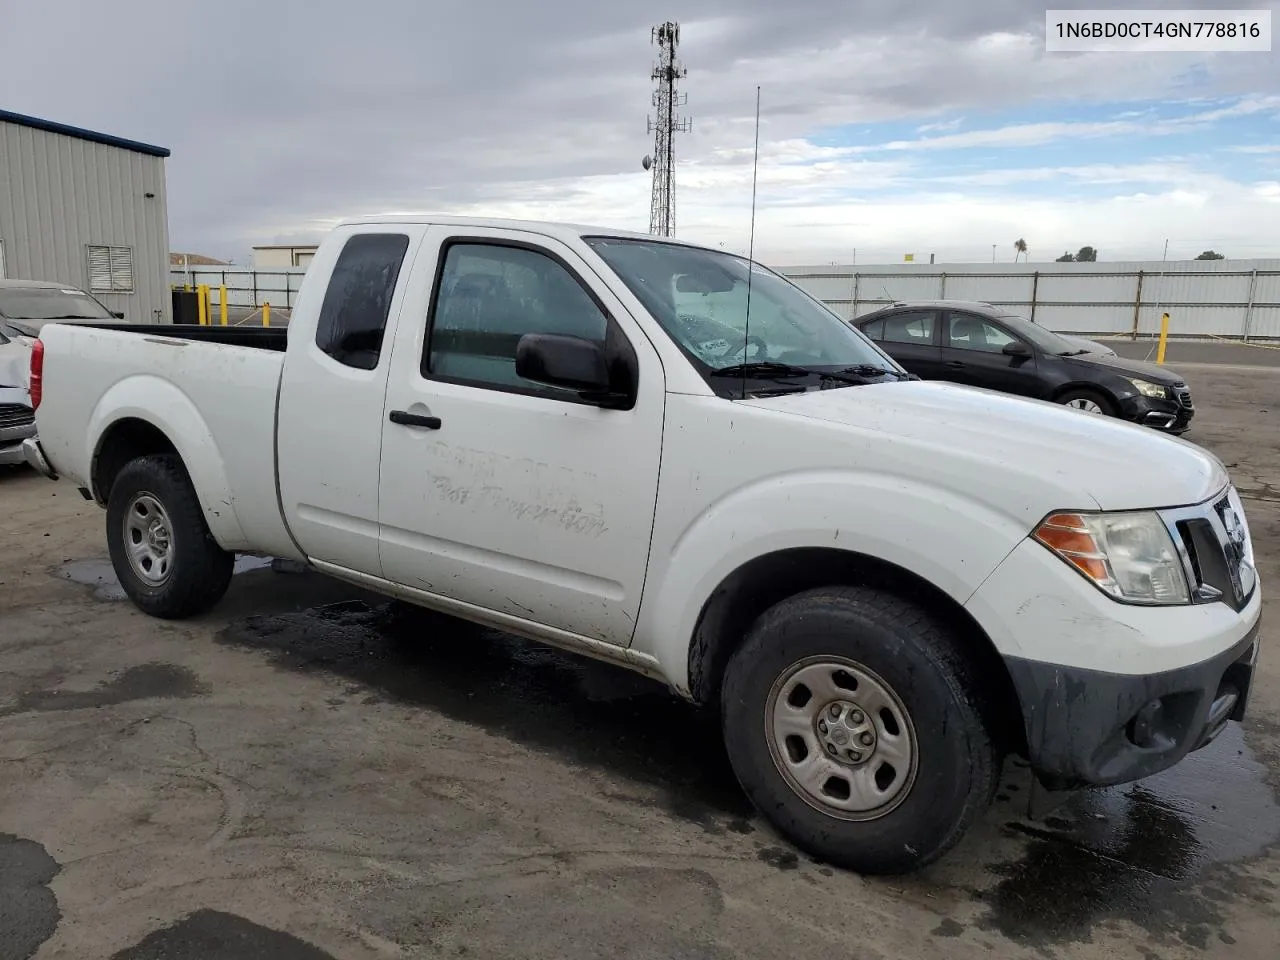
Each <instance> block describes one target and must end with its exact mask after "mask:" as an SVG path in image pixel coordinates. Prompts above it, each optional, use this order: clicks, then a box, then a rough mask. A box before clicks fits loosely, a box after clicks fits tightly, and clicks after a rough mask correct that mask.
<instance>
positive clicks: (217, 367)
mask: <svg viewBox="0 0 1280 960" xmlns="http://www.w3.org/2000/svg"><path fill="white" fill-rule="evenodd" d="M40 339H41V340H42V341H43V343H44V375H43V379H44V398H43V401H42V402H41V405H40V407H39V409H38V411H37V421H36V422H37V428H38V432H39V435H40V438H41V443H42V444H44V445H45V448H46V453H47V454H48V455H49V456H50V458H51V459H52V460H54V462H56V463H59V464H61V465H62V472H63V475H64V476H66V477H67V478H68V479H70V480H73V481H74V482H75V483H76V484H77V485H79V486H83V487H87V488H89V489H91V490H93V492H94V493H95V494H96V495H101V491H100V490H99V489H97V486H96V485H95V484H94V482H93V481H94V470H95V456H96V451H97V448H98V446H100V445H101V443H105V442H107V439H108V437H109V436H110V431H112V430H116V429H124V430H129V429H134V427H133V426H131V424H130V422H129V421H131V420H132V421H133V422H134V423H135V424H136V423H138V422H142V423H146V424H150V425H152V426H153V427H154V428H156V429H158V430H159V431H160V432H161V433H162V434H164V436H165V438H167V439H168V441H169V442H170V443H171V444H172V445H173V446H174V447H175V448H176V450H177V451H178V453H179V454H181V456H182V459H183V461H184V463H185V464H186V467H187V470H188V472H189V473H190V475H191V480H192V483H193V485H194V486H195V489H196V492H197V495H198V496H199V498H200V501H201V505H202V506H203V508H204V513H205V519H206V521H207V522H208V524H209V527H210V529H211V530H212V531H213V533H214V536H215V537H217V539H218V540H219V542H221V543H222V544H223V546H224V547H225V548H226V549H229V550H238V551H242V552H264V553H272V554H273V555H275V556H292V555H293V553H294V547H293V546H292V543H291V541H290V539H289V537H288V533H287V530H286V528H285V527H284V523H283V520H282V519H281V516H280V511H279V507H278V504H277V500H276V495H275V486H276V456H275V429H276V397H277V392H278V390H279V385H280V374H281V370H282V369H283V365H284V352H283V351H284V346H285V342H286V340H287V331H286V330H284V329H279V330H273V329H262V328H243V327H200V326H194V325H186V324H183V325H149V324H148V325H142V324H128V323H94V324H86V323H67V324H60V323H51V324H49V325H47V326H45V327H44V328H43V329H42V330H41V332H40ZM107 411H109V413H108V412H107ZM98 438H101V439H100V440H98ZM95 441H97V442H96V443H95ZM246 531H253V534H254V535H253V538H252V539H250V537H249V536H247V535H246Z"/></svg>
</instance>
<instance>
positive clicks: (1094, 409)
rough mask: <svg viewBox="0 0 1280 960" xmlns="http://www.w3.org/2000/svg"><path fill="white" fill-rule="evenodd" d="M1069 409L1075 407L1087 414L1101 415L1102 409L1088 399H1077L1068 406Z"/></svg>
mask: <svg viewBox="0 0 1280 960" xmlns="http://www.w3.org/2000/svg"><path fill="white" fill-rule="evenodd" d="M1067 406H1069V407H1075V408H1076V409H1077V410H1083V411H1085V412H1086V413H1101V412H1102V408H1101V407H1100V406H1098V405H1097V404H1096V403H1094V402H1093V401H1092V400H1090V399H1089V398H1088V397H1077V398H1076V399H1075V400H1072V401H1071V402H1070V403H1068V404H1067Z"/></svg>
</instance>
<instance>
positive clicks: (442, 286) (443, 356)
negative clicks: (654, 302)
mask: <svg viewBox="0 0 1280 960" xmlns="http://www.w3.org/2000/svg"><path fill="white" fill-rule="evenodd" d="M433 296H434V301H433V303H432V312H431V321H430V329H429V333H428V341H427V349H426V350H425V351H424V354H423V358H422V375H423V377H427V378H436V379H441V380H451V381H454V382H460V383H467V384H472V385H474V386H481V387H490V388H493V389H499V390H501V389H507V390H511V389H514V390H518V391H520V392H522V393H539V394H550V395H552V396H556V397H561V396H574V393H573V391H567V390H562V389H559V388H556V387H550V386H547V385H545V384H539V383H532V382H530V381H528V380H525V379H524V378H522V377H519V376H517V375H516V345H517V344H518V343H519V342H520V338H521V337H522V336H524V335H525V334H526V333H551V334H559V335H561V336H571V337H581V338H583V339H586V340H594V341H596V342H597V343H600V344H603V343H604V342H605V335H606V332H607V329H608V324H609V318H608V316H607V315H606V314H605V313H604V311H603V310H601V308H600V307H599V306H598V305H597V304H596V302H595V300H594V299H592V297H591V296H590V295H589V294H588V293H587V291H586V290H585V289H584V288H583V286H582V285H581V284H580V283H579V282H578V280H577V279H576V278H575V277H574V276H573V274H571V273H570V272H569V270H568V269H566V268H565V267H564V266H563V265H562V264H560V263H559V261H557V260H555V259H554V258H553V257H551V256H549V255H548V254H546V253H542V252H540V251H537V250H530V249H528V248H525V247H517V246H504V245H501V244H494V243H472V242H469V241H462V242H456V243H453V244H451V245H449V246H448V247H447V248H446V250H445V253H444V268H443V270H442V271H441V273H440V278H439V281H438V282H437V284H436V289H435V292H434V294H433Z"/></svg>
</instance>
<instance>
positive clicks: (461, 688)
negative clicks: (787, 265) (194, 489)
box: [0, 368, 1280, 960]
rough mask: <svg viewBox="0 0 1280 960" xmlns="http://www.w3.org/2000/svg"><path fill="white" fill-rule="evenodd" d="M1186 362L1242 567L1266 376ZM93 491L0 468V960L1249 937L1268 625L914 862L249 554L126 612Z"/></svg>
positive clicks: (632, 685)
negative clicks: (1111, 781)
mask: <svg viewBox="0 0 1280 960" xmlns="http://www.w3.org/2000/svg"><path fill="white" fill-rule="evenodd" d="M1188 376H1189V377H1190V380H1191V384H1192V388H1193V390H1194V391H1195V393H1196V396H1197V397H1198V399H1199V403H1200V408H1201V410H1200V416H1199V418H1198V419H1197V421H1196V426H1195V428H1193V430H1192V432H1191V433H1190V434H1188V439H1191V440H1194V441H1195V442H1198V443H1203V444H1205V445H1207V446H1209V447H1210V448H1212V449H1214V450H1215V451H1218V452H1219V453H1220V454H1222V455H1223V456H1224V457H1225V458H1226V460H1227V462H1229V463H1231V464H1233V465H1234V470H1235V472H1236V475H1237V477H1238V479H1239V481H1240V483H1241V484H1242V486H1243V487H1244V488H1245V490H1246V493H1247V494H1248V495H1249V497H1250V498H1251V499H1250V500H1249V502H1248V507H1249V509H1250V511H1251V513H1250V518H1251V522H1252V524H1253V528H1254V531H1255V536H1256V538H1257V542H1258V545H1259V549H1260V551H1261V565H1262V575H1263V578H1264V583H1267V582H1269V583H1273V584H1274V583H1276V582H1277V580H1278V578H1280V546H1278V545H1277V543H1278V538H1280V502H1276V501H1277V500H1280V387H1278V386H1277V383H1276V382H1275V381H1274V380H1273V379H1272V378H1271V376H1270V375H1261V376H1260V375H1258V374H1256V373H1250V372H1248V371H1240V370H1236V369H1224V370H1219V371H1211V372H1205V371H1203V370H1201V369H1198V368H1197V369H1195V370H1194V371H1190V370H1189V372H1188ZM102 522H103V517H102V514H101V512H99V511H98V510H97V508H95V507H92V506H90V505H87V504H85V503H84V502H83V501H81V500H80V498H79V497H78V496H77V495H76V493H75V491H74V490H72V489H69V488H68V487H67V486H66V485H61V484H58V485H55V484H51V483H49V482H47V481H45V480H42V479H39V478H37V477H34V476H32V475H30V474H27V473H19V474H14V475H11V476H7V477H4V478H2V479H0V544H3V554H2V555H0V960H25V958H27V957H30V956H33V955H34V956H36V957H38V958H41V960H52V958H74V960H94V958H130V960H160V958H165V960H186V958H191V960H195V958H200V960H232V958H235V960H241V958H249V957H279V958H297V960H312V958H315V960H322V958H326V957H333V958H355V960H361V958H382V957H387V958H393V957H463V956H465V957H469V958H478V957H483V958H490V957H491V958H502V960H515V958H534V957H536V958H548V960H551V958H555V960H560V958H568V960H576V958H586V957H609V958H611V960H676V958H687V960H692V958H698V960H704V958H705V960H719V958H727V957H761V958H769V960H773V958H777V957H783V956H807V957H823V958H828V957H829V958H858V960H902V958H908V960H916V958H920V960H971V958H979V957H981V958H986V957H992V956H996V957H999V958H1001V960H1016V958H1045V957H1053V958H1062V960H1092V958H1105V960H1151V958H1155V957H1160V958H1164V960H1169V958H1184V957H1221V958H1231V960H1253V958H1257V960H1269V958H1273V957H1275V944H1276V931H1277V929H1280V847H1277V844H1278V843H1280V808H1278V807H1277V804H1276V789H1277V787H1280V659H1278V658H1277V657H1276V656H1275V655H1274V653H1275V651H1268V652H1267V653H1265V654H1264V656H1263V659H1262V665H1261V674H1260V677H1259V683H1258V687H1257V691H1256V694H1255V699H1254V701H1253V705H1252V712H1251V716H1250V718H1249V719H1248V721H1247V722H1246V723H1245V724H1244V725H1243V727H1237V726H1234V725H1233V726H1232V728H1231V729H1230V730H1229V731H1228V733H1227V734H1225V735H1224V737H1223V738H1222V739H1221V740H1219V741H1218V742H1217V743H1215V744H1213V745H1212V746H1210V747H1209V748H1207V749H1206V750H1204V751H1203V752H1201V753H1200V754H1197V755H1195V756H1194V757H1193V758H1191V759H1189V760H1188V761H1186V762H1185V763H1184V764H1183V765H1182V766H1181V767H1180V768H1178V769H1176V770H1175V771H1173V772H1171V773H1168V774H1165V775H1162V776H1159V777H1156V778H1153V779H1151V780H1149V781H1146V782H1144V783H1142V784H1139V785H1136V786H1132V787H1128V788H1123V789H1115V790H1109V791H1105V792H1101V793H1098V794H1093V795H1089V796H1082V797H1078V798H1076V799H1074V800H1073V801H1071V802H1070V803H1069V804H1068V805H1067V806H1065V807H1063V808H1062V809H1060V810H1059V811H1058V812H1057V813H1056V814H1055V816H1054V817H1053V818H1051V819H1049V820H1048V821H1044V822H1039V823H1031V822H1029V821H1027V820H1026V819H1025V818H1024V817H1023V816H1022V812H1023V811H1022V807H1021V806H1020V805H1021V804H1022V803H1023V802H1024V800H1025V797H1026V792H1027V786H1028V782H1027V777H1026V775H1025V771H1023V770H1021V769H1020V768H1018V767H1017V766H1014V765H1011V766H1010V769H1009V770H1008V771H1006V777H1005V780H1004V788H1003V790H1002V792H1001V794H1000V799H999V801H998V804H997V806H996V808H995V809H994V810H993V811H992V813H991V815H990V816H989V817H988V818H987V819H986V821H985V822H984V823H983V824H982V826H981V828H980V829H978V830H977V831H976V833H975V834H973V835H972V836H971V837H970V838H969V840H968V841H967V842H966V843H965V844H964V845H963V846H962V847H961V848H960V849H959V850H957V851H956V852H955V853H954V854H953V855H952V856H951V857H950V858H949V859H948V860H947V861H946V862H945V863H944V864H942V865H940V866H938V867H936V868H934V869H932V870H930V871H928V872H927V873H925V874H923V875H920V876H916V877H912V878H909V879H895V880H866V879H862V878H859V877H857V876H854V875H851V874H848V873H843V872H840V871H836V870H832V869H830V868H828V867H826V866H824V865H822V864H819V863H814V862H811V861H810V860H808V859H806V858H804V857H797V856H796V855H795V854H794V853H793V852H792V851H791V850H790V849H789V848H788V847H787V846H786V844H784V843H782V842H780V841H779V840H778V839H777V838H776V837H775V836H774V835H773V834H772V833H771V832H770V831H769V830H768V829H767V828H766V827H765V826H764V825H763V824H762V823H761V821H760V820H759V819H758V818H756V817H754V816H753V815H752V813H751V811H750V809H749V808H748V806H747V805H746V803H745V802H744V800H743V797H742V795H741V793H740V792H739V790H738V789H737V788H736V786H735V785H734V782H733V780H732V777H731V776H730V773H729V771H728V768H727V765H726V762H725V758H724V754H723V751H722V750H721V748H720V747H719V745H718V739H717V736H716V731H715V724H714V720H713V718H711V717H706V716H700V715H699V714H698V713H697V712H696V711H694V710H691V709H689V708H687V707H685V706H683V705H681V704H679V703H677V702H676V701H674V700H672V699H670V698H668V697H667V696H666V694H665V692H664V691H663V690H661V689H659V688H656V687H654V686H651V685H650V684H648V683H647V682H645V681H642V680H639V679H633V678H632V677H630V676H629V675H626V674H622V673H620V672H618V671H615V670H612V669H610V668H607V667H603V666H597V665H595V664H592V663H587V662H583V661H579V660H576V659H574V658H572V657H569V656H565V655H561V654H558V653H554V652H548V651H545V650H543V649H541V648H536V647H533V646H528V645H521V644H520V643H518V642H515V641H512V640H510V639H508V638H506V637H503V636H501V635H497V634H493V633H487V632H484V631H481V630H478V629H474V628H470V627H466V626H463V625H460V624H457V623H453V622H450V621H447V620H443V619H439V618H431V617H425V616H414V615H406V614H404V613H402V612H397V610H396V609H395V608H393V607H389V606H387V605H386V604H384V603H382V601H380V600H378V599H376V598H371V597H366V596H363V595H361V594H359V593H356V592H354V591H352V590H350V589H348V588H345V587H341V586H337V585H334V584H332V583H329V582H327V581H324V580H322V579H321V578H318V577H314V576H311V575H301V574H293V573H287V572H275V571H272V570H270V569H262V568H260V567H256V568H255V567H254V566H253V565H252V564H246V565H245V566H246V569H245V570H244V571H243V572H242V573H241V574H240V575H239V576H238V577H237V579H236V583H235V586H234V587H233V590H232V592H231V594H230V595H229V596H228V597H227V599H226V601H225V602H224V603H223V604H222V605H221V606H220V607H219V608H218V609H217V611H216V612H215V613H213V614H211V615H210V616H208V617H206V618H204V619H202V620H200V621H196V622H187V623H182V624H162V623H158V622H156V621H154V620H149V619H147V618H145V617H143V616H141V615H139V614H138V613H136V612H135V611H134V610H133V609H132V608H131V607H130V606H129V605H128V604H127V603H125V602H122V601H121V600H120V599H119V592H118V589H117V588H115V587H114V585H113V583H112V579H111V577H110V573H109V569H110V568H109V566H108V565H107V564H105V563H104V562H103V561H102V557H103V556H104V547H103V534H102ZM1272 596H1273V599H1271V600H1270V601H1269V602H1268V607H1269V609H1268V611H1267V617H1268V618H1269V619H1271V620H1275V619H1276V618H1277V617H1280V609H1278V608H1277V606H1276V605H1277V603H1280V601H1277V600H1276V599H1274V596H1276V594H1275V590H1274V588H1272Z"/></svg>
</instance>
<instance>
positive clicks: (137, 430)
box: [90, 417, 178, 506]
mask: <svg viewBox="0 0 1280 960" xmlns="http://www.w3.org/2000/svg"><path fill="white" fill-rule="evenodd" d="M177 452H178V448H177V447H175V446H174V445H173V442H172V441H171V440H170V439H169V438H168V437H167V436H166V435H165V433H164V431H163V430H161V429H160V428H159V427H156V426H154V425H152V424H150V423H147V421H145V420H139V419H137V418H136V417H128V418H126V419H124V420H117V421H116V422H115V423H113V424H112V425H111V426H110V427H109V428H107V432H106V433H104V434H103V435H102V439H101V440H100V441H98V449H97V452H95V453H94V455H93V464H92V465H91V467H90V474H91V476H90V482H91V483H92V485H93V498H94V500H96V501H97V502H98V503H99V504H100V505H102V506H105V505H106V503H107V500H108V499H109V498H110V497H111V487H112V486H113V485H114V484H115V482H116V477H118V476H119V475H120V471H121V470H123V469H124V468H125V465H126V464H128V463H129V462H130V461H131V460H135V459H137V458H138V457H145V456H148V455H150V454H154V453H174V454H176V453H177Z"/></svg>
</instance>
